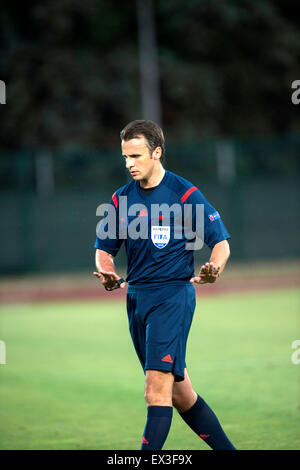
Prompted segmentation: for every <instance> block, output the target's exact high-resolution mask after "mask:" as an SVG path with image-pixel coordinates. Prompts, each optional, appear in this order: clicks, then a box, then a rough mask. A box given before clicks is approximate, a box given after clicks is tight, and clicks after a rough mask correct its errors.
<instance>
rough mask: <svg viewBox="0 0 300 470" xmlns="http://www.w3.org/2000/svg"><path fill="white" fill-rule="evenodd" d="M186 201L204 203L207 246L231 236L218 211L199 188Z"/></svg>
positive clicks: (212, 245) (211, 246)
mask: <svg viewBox="0 0 300 470" xmlns="http://www.w3.org/2000/svg"><path fill="white" fill-rule="evenodd" d="M186 203H188V204H193V205H194V204H203V205H204V243H205V244H206V245H207V246H209V248H211V249H213V247H214V246H215V245H216V244H217V243H219V242H221V241H223V240H228V239H229V238H231V237H230V234H229V233H228V231H227V229H226V227H225V225H224V223H223V221H222V218H221V215H220V213H219V212H218V211H217V209H215V207H213V206H212V205H211V204H210V203H209V202H208V200H207V199H206V198H205V197H204V195H203V194H202V193H201V191H199V189H197V190H195V191H193V193H192V194H191V195H190V196H189V197H188V199H187V201H186ZM193 214H196V211H193ZM194 222H195V221H194ZM193 225H194V224H193ZM195 225H196V224H195Z"/></svg>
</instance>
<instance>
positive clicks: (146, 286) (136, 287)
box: [127, 280, 192, 292]
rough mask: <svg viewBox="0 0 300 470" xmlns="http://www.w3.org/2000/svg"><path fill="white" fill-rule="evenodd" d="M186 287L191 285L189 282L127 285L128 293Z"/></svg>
mask: <svg viewBox="0 0 300 470" xmlns="http://www.w3.org/2000/svg"><path fill="white" fill-rule="evenodd" d="M187 285H192V284H191V282H190V280H186V281H185V280H172V281H167V282H147V283H146V282H145V283H143V282H139V283H134V284H130V282H129V283H128V290H127V292H128V291H131V292H133V291H135V290H139V289H161V288H164V287H171V286H187Z"/></svg>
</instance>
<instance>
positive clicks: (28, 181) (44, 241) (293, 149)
mask: <svg viewBox="0 0 300 470" xmlns="http://www.w3.org/2000/svg"><path fill="white" fill-rule="evenodd" d="M299 154H300V135H299V136H296V135H294V136H282V137H280V136H276V137H269V138H260V139H254V138H253V137H252V138H248V139H246V138H244V139H235V140H226V141H224V140H216V139H213V140H206V141H200V142H190V141H184V142H173V143H172V142H169V143H168V144H167V154H166V156H167V160H166V161H167V165H166V167H167V168H168V169H170V170H171V171H174V172H177V173H179V174H180V175H182V176H183V177H185V178H187V179H189V180H191V181H192V182H193V183H194V184H195V185H196V186H197V187H199V189H200V190H201V191H202V192H203V193H204V195H205V196H206V197H207V198H208V200H209V201H210V202H211V203H212V204H213V205H214V206H215V207H216V208H217V209H219V211H220V213H221V214H222V217H223V219H224V221H225V224H226V226H227V227H228V229H229V232H230V234H231V236H232V240H231V242H230V244H231V250H232V260H234V261H244V260H268V259H269V260H270V259H277V260H278V259H288V258H289V259H295V258H297V257H299V239H300V231H299V217H298V214H299V174H297V158H298V156H299ZM0 178H1V179H0V183H1V202H0V217H1V243H0V252H1V253H0V270H1V273H2V274H9V273H11V274H13V273H29V272H51V271H52V272H54V271H71V270H85V269H92V267H93V265H94V248H93V244H94V240H95V236H96V232H95V230H96V224H97V222H98V221H99V218H98V217H96V209H97V207H98V205H99V204H102V203H104V202H108V201H109V199H110V198H111V195H112V193H113V192H114V191H115V190H116V189H117V188H118V187H120V186H122V185H123V184H126V182H127V181H128V179H127V178H128V176H127V175H126V171H125V168H124V166H123V159H122V157H121V152H120V150H119V149H116V151H99V150H97V151H96V150H91V149H86V148H76V149H72V150H69V151H55V152H54V151H47V152H46V151H45V150H43V151H41V152H39V151H35V152H25V151H23V152H22V151H19V152H3V153H2V155H1V159H0ZM207 253H208V251H207V248H203V249H202V250H200V251H199V252H196V261H197V259H200V260H201V259H202V260H203V259H205V257H206V256H207ZM118 260H119V263H121V264H123V265H124V264H125V254H124V250H123V249H122V250H121V252H120V254H119V257H118Z"/></svg>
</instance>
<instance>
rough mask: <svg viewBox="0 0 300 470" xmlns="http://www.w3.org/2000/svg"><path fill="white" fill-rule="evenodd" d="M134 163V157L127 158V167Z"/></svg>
mask: <svg viewBox="0 0 300 470" xmlns="http://www.w3.org/2000/svg"><path fill="white" fill-rule="evenodd" d="M133 164H134V162H133V159H131V158H127V159H126V168H131V167H132V166H133Z"/></svg>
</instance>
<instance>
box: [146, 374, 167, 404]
mask: <svg viewBox="0 0 300 470" xmlns="http://www.w3.org/2000/svg"><path fill="white" fill-rule="evenodd" d="M173 383H174V376H173V374H172V373H171V372H164V371H155V370H147V372H146V384H145V400H146V402H147V405H148V406H172V387H173Z"/></svg>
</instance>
